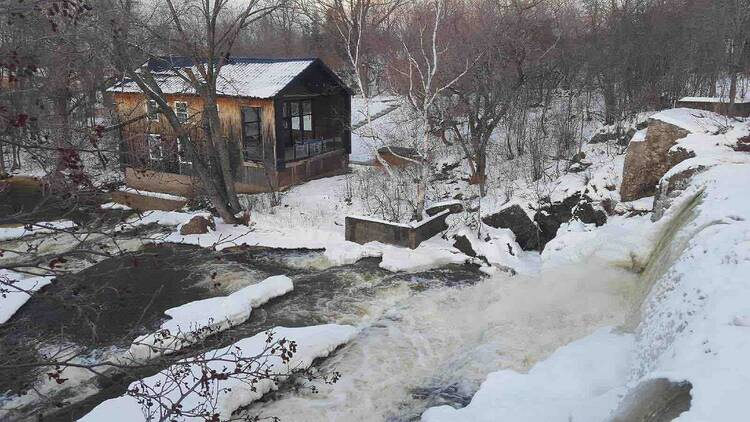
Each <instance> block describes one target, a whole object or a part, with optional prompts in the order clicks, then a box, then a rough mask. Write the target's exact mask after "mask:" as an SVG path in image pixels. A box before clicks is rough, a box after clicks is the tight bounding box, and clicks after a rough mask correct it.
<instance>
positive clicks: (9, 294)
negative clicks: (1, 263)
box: [0, 269, 54, 324]
mask: <svg viewBox="0 0 750 422" xmlns="http://www.w3.org/2000/svg"><path fill="white" fill-rule="evenodd" d="M53 278H54V277H29V276H27V275H24V274H20V273H17V272H15V271H11V270H8V269H0V280H1V281H2V282H3V283H0V324H2V323H4V322H5V321H7V320H9V319H10V318H11V317H12V316H13V314H15V313H16V311H17V310H18V309H19V308H20V307H21V306H23V304H24V303H26V302H27V301H28V300H29V299H30V298H31V293H33V292H35V291H37V290H39V289H41V288H42V287H44V286H46V285H48V284H49V283H51V282H52V279H53Z"/></svg>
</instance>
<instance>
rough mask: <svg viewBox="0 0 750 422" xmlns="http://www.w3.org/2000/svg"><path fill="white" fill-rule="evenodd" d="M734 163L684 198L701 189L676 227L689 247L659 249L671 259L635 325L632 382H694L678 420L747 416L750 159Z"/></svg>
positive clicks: (698, 181) (708, 175)
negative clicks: (689, 217) (690, 216)
mask: <svg viewBox="0 0 750 422" xmlns="http://www.w3.org/2000/svg"><path fill="white" fill-rule="evenodd" d="M715 144H716V143H715V142H714V145H715ZM733 159H734V160H742V159H744V161H745V162H744V163H733V162H726V163H724V164H722V165H718V166H716V167H713V168H710V169H708V170H706V171H705V172H703V173H700V174H698V175H696V176H695V177H694V179H693V181H692V182H691V186H690V187H689V188H688V189H686V191H685V192H684V193H683V197H686V196H689V195H693V194H695V193H697V192H700V191H702V201H701V202H700V203H699V204H698V205H697V207H696V212H695V217H694V218H693V219H692V220H691V221H689V222H688V223H687V224H685V225H684V226H682V227H679V228H677V229H678V236H682V237H685V238H686V239H687V240H688V241H687V242H686V245H685V246H684V250H680V249H677V250H673V249H672V247H673V245H668V246H667V247H666V248H665V250H664V251H661V253H662V254H667V256H669V255H672V256H674V258H673V259H671V260H670V262H669V264H670V265H669V266H668V267H666V268H655V269H654V270H655V274H656V275H657V276H659V279H658V280H656V281H655V284H654V287H653V289H652V291H651V294H650V295H649V297H648V299H647V301H646V302H645V304H644V307H643V314H642V321H641V324H640V326H639V328H638V333H639V336H638V341H637V349H638V354H637V361H636V365H635V368H634V375H635V378H634V380H639V378H640V380H645V379H650V378H656V377H664V378H668V379H670V380H672V381H683V380H686V381H689V382H690V383H691V384H692V385H693V389H692V391H691V396H692V402H691V407H690V410H689V411H687V412H685V413H683V414H682V415H680V417H679V418H678V419H676V420H678V421H681V422H686V421H691V422H692V421H706V420H721V421H739V420H744V419H746V415H747V386H748V380H750V361H749V360H748V359H747V357H748V356H750V329H748V327H747V326H745V325H744V324H742V323H741V322H742V321H744V320H746V319H747V316H748V315H750V305H749V304H750V283H748V277H747V275H748V274H750V199H748V196H747V180H749V179H750V156H748V155H747V154H743V153H734V157H733ZM695 160H696V161H700V160H701V157H700V155H699V156H698V157H696V159H695ZM688 161H693V160H688ZM683 164H684V166H686V167H687V166H690V165H691V163H689V162H685V163H683ZM670 211H673V210H670ZM671 214H673V212H671V213H668V214H667V215H665V217H664V219H669V218H671V217H672V215H671ZM738 322H740V323H738Z"/></svg>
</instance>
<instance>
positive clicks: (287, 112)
mask: <svg viewBox="0 0 750 422" xmlns="http://www.w3.org/2000/svg"><path fill="white" fill-rule="evenodd" d="M284 127H285V128H287V129H289V131H290V135H291V136H290V140H291V142H292V143H293V144H294V143H298V142H301V141H305V140H308V139H312V138H313V137H314V135H313V126H312V101H310V100H305V101H287V102H285V103H284Z"/></svg>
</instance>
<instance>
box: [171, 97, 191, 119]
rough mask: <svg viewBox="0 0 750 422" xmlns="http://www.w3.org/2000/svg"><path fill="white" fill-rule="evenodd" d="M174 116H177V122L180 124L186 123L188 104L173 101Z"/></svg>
mask: <svg viewBox="0 0 750 422" xmlns="http://www.w3.org/2000/svg"><path fill="white" fill-rule="evenodd" d="M174 114H175V116H177V120H179V121H180V123H185V122H187V121H188V103H186V102H183V101H175V103H174Z"/></svg>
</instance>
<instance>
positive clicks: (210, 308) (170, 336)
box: [130, 275, 294, 360]
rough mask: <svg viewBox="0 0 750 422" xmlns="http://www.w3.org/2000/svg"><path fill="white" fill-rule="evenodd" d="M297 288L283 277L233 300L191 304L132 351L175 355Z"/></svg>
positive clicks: (140, 339)
mask: <svg viewBox="0 0 750 422" xmlns="http://www.w3.org/2000/svg"><path fill="white" fill-rule="evenodd" d="M293 288H294V286H293V284H292V280H291V279H290V278H289V277H287V276H283V275H278V276H273V277H269V278H267V279H265V280H263V281H261V282H260V283H257V284H253V285H251V286H247V287H245V288H243V289H240V290H238V291H236V292H234V293H232V294H230V295H229V296H221V297H213V298H209V299H204V300H198V301H195V302H190V303H187V304H184V305H181V306H178V307H176V308H171V309H168V310H166V311H164V313H165V314H166V315H167V316H169V317H170V319H169V320H167V321H165V322H164V323H163V324H162V325H161V327H160V329H159V331H158V332H156V333H152V334H148V335H145V336H141V337H138V338H137V339H135V340H134V341H133V345H132V346H131V347H130V353H131V354H132V355H133V357H134V358H135V359H138V360H142V359H148V358H149V357H152V355H158V354H162V353H164V354H169V353H174V352H176V351H178V350H180V349H182V348H183V347H185V346H188V345H190V344H192V343H195V342H197V341H199V340H201V339H203V338H205V337H207V336H208V335H211V334H215V333H217V332H219V331H223V330H225V329H227V328H229V327H231V326H232V325H235V324H239V323H242V322H244V321H246V320H247V319H248V318H249V317H250V313H251V312H252V310H253V308H257V307H258V306H260V305H262V304H264V303H266V302H268V301H269V300H271V299H273V298H275V297H278V296H282V295H284V294H286V293H288V292H290V291H292V289H293Z"/></svg>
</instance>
